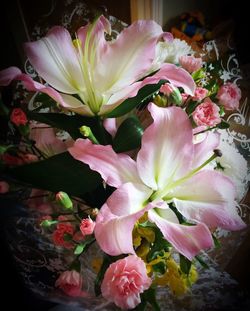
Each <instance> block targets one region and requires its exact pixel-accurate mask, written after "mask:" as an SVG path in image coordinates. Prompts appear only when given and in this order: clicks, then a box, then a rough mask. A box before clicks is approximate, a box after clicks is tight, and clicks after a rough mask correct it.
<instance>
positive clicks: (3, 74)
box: [0, 67, 22, 86]
mask: <svg viewBox="0 0 250 311" xmlns="http://www.w3.org/2000/svg"><path fill="white" fill-rule="evenodd" d="M21 74H22V72H21V70H20V69H19V68H17V67H9V68H6V69H4V70H1V71H0V85H2V86H7V85H9V84H10V83H11V82H12V81H13V80H15V78H16V77H17V76H19V75H21Z"/></svg>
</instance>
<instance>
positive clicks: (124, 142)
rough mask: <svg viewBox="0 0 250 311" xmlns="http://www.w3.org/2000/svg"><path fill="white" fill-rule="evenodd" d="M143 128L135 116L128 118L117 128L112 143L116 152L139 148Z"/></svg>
mask: <svg viewBox="0 0 250 311" xmlns="http://www.w3.org/2000/svg"><path fill="white" fill-rule="evenodd" d="M142 134H143V128H142V125H141V123H140V121H139V120H138V118H137V117H136V116H133V117H129V118H127V119H126V120H125V121H123V123H122V124H121V125H120V126H119V128H118V130H117V133H116V135H115V138H114V141H113V149H114V150H115V151H116V152H124V151H129V150H132V149H136V148H139V147H140V146H141V137H142Z"/></svg>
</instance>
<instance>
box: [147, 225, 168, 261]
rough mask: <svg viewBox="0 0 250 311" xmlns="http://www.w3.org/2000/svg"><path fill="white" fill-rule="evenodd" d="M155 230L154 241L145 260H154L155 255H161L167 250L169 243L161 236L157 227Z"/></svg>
mask: <svg viewBox="0 0 250 311" xmlns="http://www.w3.org/2000/svg"><path fill="white" fill-rule="evenodd" d="M154 231H155V242H154V244H153V246H152V247H151V249H150V251H149V253H148V255H147V261H148V262H150V261H152V260H154V259H155V258H156V257H157V256H162V255H163V252H164V251H168V249H169V247H170V246H171V244H170V243H169V242H168V241H167V240H166V239H165V238H164V237H163V235H162V233H161V231H160V230H159V229H158V228H155V229H154Z"/></svg>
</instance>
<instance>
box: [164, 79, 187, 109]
mask: <svg viewBox="0 0 250 311" xmlns="http://www.w3.org/2000/svg"><path fill="white" fill-rule="evenodd" d="M160 92H162V93H163V94H164V95H166V96H167V97H168V102H169V103H170V104H174V105H177V106H180V105H181V104H182V96H181V93H180V91H179V89H178V88H177V87H175V86H173V85H171V84H169V83H165V84H163V85H162V86H161V88H160Z"/></svg>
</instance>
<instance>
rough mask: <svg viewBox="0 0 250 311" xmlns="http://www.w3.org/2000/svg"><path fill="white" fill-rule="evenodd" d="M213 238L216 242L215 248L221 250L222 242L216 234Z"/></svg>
mask: <svg viewBox="0 0 250 311" xmlns="http://www.w3.org/2000/svg"><path fill="white" fill-rule="evenodd" d="M212 238H213V240H214V246H215V248H220V247H221V243H220V241H219V240H218V239H217V237H216V236H215V235H214V234H212Z"/></svg>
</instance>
